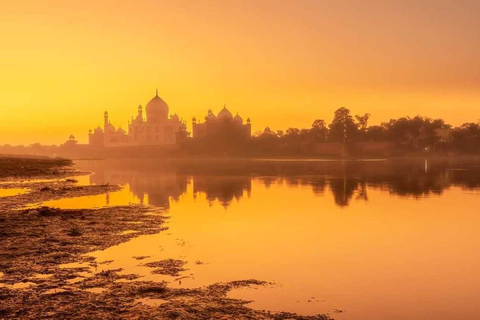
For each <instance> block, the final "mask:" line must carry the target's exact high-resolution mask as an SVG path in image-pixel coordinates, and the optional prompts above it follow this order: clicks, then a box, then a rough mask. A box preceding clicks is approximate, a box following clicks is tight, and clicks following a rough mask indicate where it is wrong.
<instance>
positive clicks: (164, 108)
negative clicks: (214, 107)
mask: <svg viewBox="0 0 480 320" xmlns="http://www.w3.org/2000/svg"><path fill="white" fill-rule="evenodd" d="M145 113H146V117H144V115H143V107H142V106H141V105H139V106H138V112H137V116H136V117H135V118H134V117H132V118H131V120H130V121H129V122H128V131H125V130H123V129H122V128H121V127H118V128H115V126H114V125H113V124H111V123H110V120H109V118H108V111H105V113H104V121H103V128H101V127H100V126H98V127H97V128H96V129H94V130H89V134H88V144H89V145H90V146H92V147H105V148H109V147H130V146H160V145H174V144H175V143H176V142H177V138H178V137H179V136H182V137H188V136H189V133H188V132H187V126H186V122H185V121H183V119H181V118H180V117H179V116H178V115H177V114H176V113H174V114H173V115H169V107H168V105H167V103H166V102H165V101H163V100H162V98H160V97H159V96H158V90H156V93H155V96H154V97H153V98H152V99H151V100H150V101H149V102H148V103H147V105H146V107H145ZM192 129H193V138H196V139H205V138H215V137H217V136H218V135H221V134H224V133H225V129H226V130H227V131H229V132H231V133H232V134H235V135H238V136H240V137H244V138H248V137H250V135H251V124H250V119H249V118H248V119H247V121H246V123H244V122H243V119H242V117H240V115H238V113H237V115H236V116H233V115H232V113H231V112H230V111H229V110H228V109H227V108H226V106H224V107H223V109H222V110H221V111H220V112H219V113H218V115H216V116H215V114H213V112H212V111H211V110H208V112H207V115H206V116H205V121H204V122H200V121H197V119H196V118H193V119H192Z"/></svg>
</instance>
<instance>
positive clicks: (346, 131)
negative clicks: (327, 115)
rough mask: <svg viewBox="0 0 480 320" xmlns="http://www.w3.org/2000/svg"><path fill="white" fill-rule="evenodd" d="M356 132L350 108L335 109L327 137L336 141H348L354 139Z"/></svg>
mask: <svg viewBox="0 0 480 320" xmlns="http://www.w3.org/2000/svg"><path fill="white" fill-rule="evenodd" d="M357 132H358V128H357V125H356V124H355V121H353V118H352V116H351V115H350V110H348V109H347V108H344V107H342V108H340V109H337V111H335V114H334V116H333V121H332V123H331V124H330V132H329V136H328V138H329V139H330V140H331V141H336V142H349V141H352V140H355V137H356V134H357Z"/></svg>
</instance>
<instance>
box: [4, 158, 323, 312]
mask: <svg viewBox="0 0 480 320" xmlns="http://www.w3.org/2000/svg"><path fill="white" fill-rule="evenodd" d="M80 174H82V173H81V172H78V171H76V170H75V169H74V168H73V167H72V162H71V161H69V160H63V159H18V158H16V159H9V158H0V177H1V183H0V189H3V190H8V189H21V190H26V191H25V192H23V193H18V194H13V195H8V196H3V197H0V222H1V223H0V241H1V243H2V246H1V247H0V317H1V318H7V319H9V318H15V319H51V318H57V319H63V318H70V319H152V318H159V319H212V318H222V319H239V318H241V319H242V318H243V319H245V318H247V319H329V317H328V316H326V315H315V316H301V315H297V314H292V313H285V312H275V313H274V312H268V311H262V310H254V309H251V308H249V307H247V304H248V301H245V300H240V299H232V298H228V297H227V294H228V292H229V291H231V290H232V289H235V288H240V287H248V286H263V285H267V283H266V282H263V281H260V280H252V279H247V280H240V281H232V282H226V283H217V284H212V285H209V286H205V287H201V288H193V289H178V288H177V289H176V288H170V287H168V285H167V284H166V283H165V282H152V281H141V279H139V276H138V275H136V274H120V272H121V271H122V270H121V269H114V270H107V271H102V272H98V273H95V272H92V267H95V266H96V265H98V263H97V262H96V261H95V259H94V258H92V257H91V256H88V255H86V254H87V253H89V252H92V251H97V250H103V249H106V248H109V247H112V246H115V245H118V244H120V243H124V242H127V241H129V240H131V239H133V238H135V237H138V236H141V235H146V234H154V233H159V232H162V231H164V230H165V229H166V228H165V227H164V225H163V223H164V221H165V219H167V217H166V216H165V215H164V212H163V211H162V209H159V208H155V207H149V206H143V205H128V206H117V207H102V208H95V209H72V210H63V209H55V208H49V207H43V206H42V203H43V202H45V201H47V200H55V199H63V198H68V197H78V196H86V195H98V194H105V193H108V192H111V191H115V190H118V189H119V188H120V187H118V186H115V185H79V184H77V181H76V180H75V178H74V177H75V176H77V175H80ZM83 174H85V173H83ZM132 231H133V232H132ZM138 259H139V264H141V263H142V262H141V260H142V257H138ZM104 263H105V264H108V261H106V262H104ZM66 265H69V267H66ZM146 265H147V266H148V267H150V268H152V273H161V274H165V275H170V276H172V277H178V276H179V272H180V271H182V270H183V269H182V268H183V265H184V262H183V261H181V260H172V259H165V260H159V261H155V262H154V263H148V264H146Z"/></svg>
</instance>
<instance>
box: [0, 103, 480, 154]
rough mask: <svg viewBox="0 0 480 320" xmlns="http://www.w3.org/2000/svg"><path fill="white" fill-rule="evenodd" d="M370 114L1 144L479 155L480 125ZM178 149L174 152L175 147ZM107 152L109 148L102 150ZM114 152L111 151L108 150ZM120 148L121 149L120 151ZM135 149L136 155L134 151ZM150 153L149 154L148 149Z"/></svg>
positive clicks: (69, 149)
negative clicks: (154, 140) (284, 125)
mask: <svg viewBox="0 0 480 320" xmlns="http://www.w3.org/2000/svg"><path fill="white" fill-rule="evenodd" d="M369 119H370V114H368V113H366V114H364V115H352V114H351V112H350V110H349V109H347V108H339V109H338V110H336V111H335V113H334V116H333V120H332V121H331V123H330V124H328V123H327V122H326V121H325V120H323V119H316V120H314V121H313V122H312V126H311V127H310V128H303V129H301V128H288V129H287V130H285V131H284V130H273V129H271V128H269V127H266V128H265V129H263V130H260V131H257V132H255V133H254V134H253V136H252V137H250V138H248V137H246V136H245V135H244V134H243V133H242V132H240V131H238V130H237V129H236V127H235V126H231V125H229V121H232V120H229V119H225V120H224V121H225V123H224V125H223V126H220V127H219V130H218V131H216V133H215V134H214V135H209V136H208V135H207V137H205V138H195V137H193V138H192V137H188V136H187V135H185V132H181V133H179V135H178V136H177V145H176V146H142V147H117V148H104V149H105V150H99V148H95V147H91V146H88V145H79V144H76V142H75V143H73V144H72V143H65V144H63V145H60V146H44V145H40V144H38V143H36V144H33V145H30V146H10V145H4V146H0V153H18V154H31V155H33V154H35V155H48V156H57V155H61V156H64V157H70V158H82V159H85V158H87V159H92V158H103V157H105V158H116V157H171V156H175V157H179V156H180V157H182V156H186V157H190V156H204V157H217V156H222V157H223V156H232V157H332V158H335V157H342V156H353V157H362V156H367V157H368V156H381V157H391V156H411V155H419V154H422V155H425V154H428V155H479V154H480V122H475V123H474V122H472V123H464V124H462V125H461V126H459V127H453V126H452V125H450V124H448V123H446V122H445V121H444V120H443V119H432V118H428V117H422V116H415V117H402V118H398V119H391V120H389V121H386V122H383V123H381V124H380V125H369ZM172 147H173V148H172ZM100 149H103V148H100ZM107 149H108V150H107ZM114 149H115V150H114ZM132 149H135V151H132ZM143 149H148V150H143Z"/></svg>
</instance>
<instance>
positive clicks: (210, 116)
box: [205, 109, 217, 120]
mask: <svg viewBox="0 0 480 320" xmlns="http://www.w3.org/2000/svg"><path fill="white" fill-rule="evenodd" d="M205 120H217V117H216V116H215V115H214V114H213V112H212V110H210V109H209V110H208V113H207V116H206V117H205Z"/></svg>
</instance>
